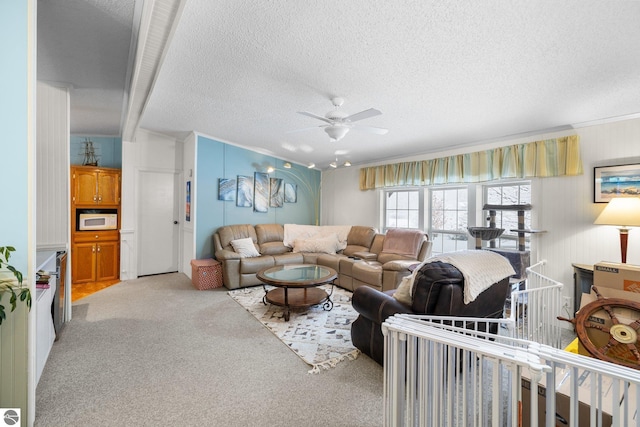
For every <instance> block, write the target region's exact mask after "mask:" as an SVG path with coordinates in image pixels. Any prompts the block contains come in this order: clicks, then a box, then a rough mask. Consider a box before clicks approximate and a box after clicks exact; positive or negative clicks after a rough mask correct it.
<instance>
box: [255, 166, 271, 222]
mask: <svg viewBox="0 0 640 427" xmlns="http://www.w3.org/2000/svg"><path fill="white" fill-rule="evenodd" d="M253 185H254V187H253V211H254V212H262V213H264V212H267V210H268V209H269V174H267V173H264V172H254V173H253Z"/></svg>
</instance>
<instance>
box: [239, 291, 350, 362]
mask: <svg viewBox="0 0 640 427" xmlns="http://www.w3.org/2000/svg"><path fill="white" fill-rule="evenodd" d="M321 288H323V289H325V290H326V291H327V292H330V288H331V286H329V285H325V286H321ZM267 289H271V288H270V287H267ZM264 294H265V291H264V288H263V287H262V286H256V287H251V288H243V289H236V290H233V291H229V295H230V296H231V298H233V299H234V300H235V301H236V302H237V303H238V304H240V305H241V306H242V307H244V308H245V309H246V310H247V311H248V312H249V313H251V314H253V316H254V317H255V318H256V319H258V321H260V323H262V324H263V325H264V326H265V327H267V329H269V330H270V331H271V332H273V333H274V334H275V336H277V337H278V338H279V339H280V341H282V342H283V343H285V344H286V345H287V346H288V347H289V348H290V349H291V350H293V351H294V352H295V353H296V354H297V355H298V356H299V357H300V358H301V359H302V360H304V361H305V362H306V363H308V364H309V365H311V370H309V372H310V373H318V372H320V371H321V370H323V369H329V368H331V367H334V366H336V364H337V363H338V362H341V361H343V360H353V359H355V358H357V357H358V354H360V351H359V350H358V349H356V348H355V347H354V346H353V344H352V343H351V323H352V322H353V321H354V320H355V319H356V317H358V314H357V312H356V311H355V310H354V309H353V307H352V306H351V295H352V293H351V292H349V291H347V290H344V289H341V288H338V287H335V288H334V290H333V295H332V296H331V300H332V301H333V309H332V310H330V311H325V310H323V309H322V307H320V306H313V307H310V308H308V309H291V313H290V318H289V321H288V322H286V321H285V320H284V308H283V307H279V306H275V305H272V304H269V303H267V304H266V305H265V304H264V303H263V302H262V297H263V296H264Z"/></svg>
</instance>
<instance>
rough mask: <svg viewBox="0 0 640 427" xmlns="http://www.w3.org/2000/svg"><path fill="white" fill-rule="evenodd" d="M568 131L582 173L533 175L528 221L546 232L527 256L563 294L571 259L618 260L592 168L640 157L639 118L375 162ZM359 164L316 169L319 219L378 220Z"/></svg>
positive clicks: (635, 233)
mask: <svg viewBox="0 0 640 427" xmlns="http://www.w3.org/2000/svg"><path fill="white" fill-rule="evenodd" d="M572 134H578V135H579V136H580V144H581V148H582V162H583V166H584V174H583V175H581V176H576V177H558V178H542V179H535V180H533V191H534V195H533V201H532V205H533V219H534V224H532V226H533V228H537V229H543V230H547V233H545V234H540V235H535V236H533V237H532V242H533V243H532V247H533V248H534V251H533V255H534V257H535V259H533V260H532V261H536V260H538V259H546V260H547V261H548V264H547V270H546V271H547V274H548V275H549V276H550V277H552V278H553V279H555V280H557V281H560V282H563V283H564V284H565V287H564V291H563V293H564V295H565V296H568V297H571V298H572V299H573V269H572V267H571V264H572V263H579V264H593V263H596V262H599V261H613V262H619V261H620V246H619V238H618V230H617V229H616V228H615V227H611V226H599V225H594V224H593V221H595V219H596V217H597V216H598V215H599V213H600V212H601V211H602V209H603V208H604V206H605V205H604V204H599V203H593V191H594V190H593V168H594V167H595V166H609V165H617V164H628V163H640V119H637V118H636V119H629V120H620V121H611V122H608V123H604V122H603V123H597V124H593V125H590V126H585V127H580V128H577V129H573V130H567V131H562V132H555V133H548V134H540V135H534V136H530V137H527V138H520V139H514V140H510V141H501V142H494V143H487V144H482V145H478V146H475V147H467V148H466V149H463V148H460V149H456V150H450V151H446V152H439V153H432V154H429V155H419V156H418V155H417V156H415V157H408V158H402V159H393V160H389V161H387V162H378V163H377V164H381V163H395V162H402V161H411V160H421V159H430V158H438V157H444V156H448V155H454V154H460V153H465V152H473V151H479V150H483V149H489V148H495V147H499V146H506V145H512V144H519V143H524V142H529V141H537V140H542V139H547V138H556V137H560V136H566V135H572ZM362 166H365V165H359V166H358V167H352V168H339V169H336V170H333V171H325V172H324V173H323V174H322V214H323V223H325V224H347V223H348V224H359V225H371V226H378V212H379V206H378V203H379V202H378V200H379V192H378V191H371V190H370V191H360V190H359V189H358V176H359V175H358V173H359V168H360V167H362ZM366 166H369V165H366ZM627 262H628V263H630V264H636V265H640V228H636V229H632V230H631V232H630V234H629V251H628V255H627ZM565 314H566V313H565Z"/></svg>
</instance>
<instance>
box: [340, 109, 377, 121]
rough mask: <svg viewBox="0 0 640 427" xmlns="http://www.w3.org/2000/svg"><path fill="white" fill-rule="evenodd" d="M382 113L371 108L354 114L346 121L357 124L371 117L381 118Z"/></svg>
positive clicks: (346, 118)
mask: <svg viewBox="0 0 640 427" xmlns="http://www.w3.org/2000/svg"><path fill="white" fill-rule="evenodd" d="M380 114H382V112H380V111H378V110H376V109H375V108H369V109H368V110H364V111H360V112H359V113H355V114H352V115H350V116H347V117H345V118H344V120H345V121H349V122H355V121H358V120H363V119H368V118H369V117H374V116H379V115H380Z"/></svg>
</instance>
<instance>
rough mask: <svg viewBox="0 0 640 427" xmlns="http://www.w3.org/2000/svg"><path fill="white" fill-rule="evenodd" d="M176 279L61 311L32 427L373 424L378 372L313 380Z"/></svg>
mask: <svg viewBox="0 0 640 427" xmlns="http://www.w3.org/2000/svg"><path fill="white" fill-rule="evenodd" d="M227 292H228V290H227V289H224V288H217V289H213V290H207V291H198V290H196V289H195V288H194V287H193V285H192V284H191V281H190V280H189V279H188V278H187V277H186V276H185V275H183V274H180V273H175V274H166V275H160V276H151V277H144V278H140V279H137V280H131V281H128V282H123V283H120V284H117V285H114V286H110V287H109V288H106V289H104V290H101V291H100V292H96V293H95V294H93V295H90V296H88V297H86V298H82V299H81V300H79V301H77V302H75V303H74V304H73V320H72V321H71V322H70V323H68V324H67V325H66V327H65V329H64V331H63V332H62V335H61V337H60V339H59V340H58V341H56V342H55V343H54V345H53V349H52V350H51V354H50V356H49V360H48V361H47V364H46V365H45V368H44V371H43V373H42V377H41V379H40V383H39V384H38V388H37V390H36V419H35V427H60V426H90V427H103V426H104V427H111V426H125V425H126V426H141V427H147V426H148V427H156V426H158V427H160V426H186V427H191V426H193V427H196V426H197V427H200V426H224V427H236V426H237V427H254V426H255V427H262V426H270V427H289V426H291V427H293V426H296V427H298V426H320V425H323V426H332V427H353V426H358V427H379V426H381V425H382V415H383V414H382V412H383V411H382V407H383V405H382V385H383V375H382V367H381V366H380V365H378V364H377V363H375V362H374V361H373V360H371V359H370V358H369V357H367V356H365V355H361V356H360V357H358V358H357V359H356V360H353V361H350V362H342V363H338V365H337V366H336V367H335V368H332V369H329V370H326V371H323V372H322V374H320V375H309V374H308V373H307V371H308V370H309V365H307V364H306V363H305V362H304V361H302V359H300V357H298V356H296V355H295V354H294V353H293V352H292V351H291V350H289V349H287V347H286V346H284V345H283V344H282V342H280V340H278V339H277V338H276V337H275V336H274V335H273V334H272V333H271V332H270V331H269V330H267V329H266V328H265V327H264V326H262V325H261V324H260V323H259V322H256V320H255V318H254V317H253V316H252V315H251V314H250V313H249V312H247V311H246V310H245V309H243V308H242V307H241V306H240V305H239V304H238V303H236V302H235V301H234V300H233V299H231V298H230V297H229V295H228V294H227Z"/></svg>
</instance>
